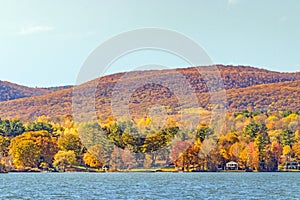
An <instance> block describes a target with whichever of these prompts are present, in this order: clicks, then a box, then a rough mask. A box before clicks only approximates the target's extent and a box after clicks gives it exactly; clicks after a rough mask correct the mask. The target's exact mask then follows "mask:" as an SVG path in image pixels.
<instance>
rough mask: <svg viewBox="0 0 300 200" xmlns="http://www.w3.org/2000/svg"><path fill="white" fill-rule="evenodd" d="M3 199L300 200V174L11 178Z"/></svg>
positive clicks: (4, 182)
mask: <svg viewBox="0 0 300 200" xmlns="http://www.w3.org/2000/svg"><path fill="white" fill-rule="evenodd" d="M0 181H1V182H0V183H1V185H0V191H1V192H0V199H1V200H2V199H44V200H47V199H51V200H52V199H70V200H71V199H72V200H73V199H111V200H113V199H169V200H171V199H274V200H275V199H276V200H277V199H300V173H9V174H0Z"/></svg>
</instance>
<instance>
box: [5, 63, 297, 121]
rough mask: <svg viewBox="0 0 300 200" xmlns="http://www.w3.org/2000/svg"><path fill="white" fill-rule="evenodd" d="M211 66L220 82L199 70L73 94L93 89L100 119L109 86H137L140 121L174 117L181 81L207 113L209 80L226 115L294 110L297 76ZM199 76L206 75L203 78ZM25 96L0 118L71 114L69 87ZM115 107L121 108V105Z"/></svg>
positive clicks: (103, 80) (120, 80)
mask: <svg viewBox="0 0 300 200" xmlns="http://www.w3.org/2000/svg"><path fill="white" fill-rule="evenodd" d="M217 67H218V71H219V73H220V76H221V78H222V80H216V79H215V76H214V73H215V71H213V70H212V68H211V67H209V66H204V67H191V68H181V69H171V70H149V71H134V72H128V73H118V74H112V75H108V76H103V77H100V78H98V79H95V80H92V81H90V82H87V83H84V84H82V85H80V86H76V89H78V90H81V91H84V92H85V94H84V95H87V96H89V95H93V94H92V93H91V91H92V90H91V88H92V86H93V84H97V88H96V93H95V97H96V108H97V115H98V116H99V117H101V118H102V119H104V118H106V117H108V116H109V115H111V112H112V111H111V100H112V99H111V97H112V94H113V95H115V96H114V97H118V98H119V99H122V98H123V96H118V95H122V94H119V93H114V89H115V87H116V86H118V85H121V88H120V89H121V90H123V89H124V90H125V89H126V88H128V87H135V86H136V85H137V83H139V85H140V86H139V87H137V88H136V90H135V91H134V92H132V94H131V96H130V99H128V100H129V102H130V103H129V108H130V109H129V110H130V113H131V114H132V116H134V117H143V116H145V115H147V113H148V112H149V108H151V107H153V106H154V105H157V104H159V105H162V106H164V107H165V108H167V112H168V113H169V114H171V115H176V114H178V112H180V111H179V106H180V104H184V103H186V102H180V101H179V99H178V97H177V96H176V94H174V91H176V90H180V89H181V87H182V85H181V84H180V83H181V82H182V77H184V79H185V80H187V82H188V83H189V85H190V86H191V87H192V89H193V92H194V93H195V94H196V96H197V100H198V102H199V104H200V106H201V107H203V108H204V109H207V110H209V109H210V106H211V105H210V101H211V100H210V92H213V91H210V88H209V87H208V86H207V84H206V83H208V81H211V84H216V85H219V84H220V83H222V81H223V83H224V88H225V89H226V98H227V102H226V103H224V104H225V106H226V107H227V109H228V110H230V111H236V110H243V109H245V108H247V107H249V106H251V107H252V108H254V109H263V110H266V109H270V110H285V109H290V110H297V111H300V100H299V95H300V72H297V73H280V72H274V71H269V70H265V69H258V68H254V67H248V66H224V65H217ZM201 74H202V75H201ZM203 74H206V75H207V76H206V77H204V76H203ZM153 77H157V80H158V81H157V82H153V83H148V82H147V80H149V79H151V78H152V79H153ZM160 77H161V78H160ZM207 79H208V80H207ZM166 83H169V84H172V90H170V88H168V87H166V86H165V85H166ZM122 87H123V88H122ZM25 89H26V87H25V88H24V90H25ZM31 89H32V88H31ZM121 90H120V91H121ZM26 91H27V93H24V92H23V93H21V94H22V95H23V96H25V95H24V94H27V96H28V97H26V98H21V99H15V100H8V101H5V102H0V117H1V118H13V117H17V118H21V119H23V120H29V119H35V118H36V117H37V116H40V115H47V116H50V117H57V116H64V115H66V114H72V112H71V111H72V93H73V88H66V89H59V90H58V91H55V90H51V89H35V88H34V89H32V90H30V89H29V90H26ZM30 91H31V93H30ZM16 93H17V90H16ZM43 93H44V94H43ZM22 95H19V96H20V97H21V96H22ZM0 96H2V90H1V91H0ZM4 99H5V98H4ZM78 100H79V101H80V99H78ZM119 106H120V109H121V108H123V107H122V106H125V105H119Z"/></svg>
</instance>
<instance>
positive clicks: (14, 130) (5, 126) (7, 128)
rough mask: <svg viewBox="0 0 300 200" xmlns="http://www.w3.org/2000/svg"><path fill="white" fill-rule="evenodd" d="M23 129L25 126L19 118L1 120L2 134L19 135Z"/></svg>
mask: <svg viewBox="0 0 300 200" xmlns="http://www.w3.org/2000/svg"><path fill="white" fill-rule="evenodd" d="M24 131H25V127H24V125H23V123H22V122H20V121H19V120H3V121H2V120H1V121H0V133H1V134H2V135H3V136H11V137H15V136H18V135H21V134H22V133H23V132H24Z"/></svg>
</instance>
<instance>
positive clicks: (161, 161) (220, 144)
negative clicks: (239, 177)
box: [0, 110, 300, 171]
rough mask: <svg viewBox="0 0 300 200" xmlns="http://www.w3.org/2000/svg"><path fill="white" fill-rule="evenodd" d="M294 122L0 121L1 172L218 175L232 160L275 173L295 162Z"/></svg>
mask: <svg viewBox="0 0 300 200" xmlns="http://www.w3.org/2000/svg"><path fill="white" fill-rule="evenodd" d="M299 122H300V115H299V112H292V111H280V112H279V111H277V112H272V113H271V112H261V111H256V112H250V111H248V110H245V111H242V112H236V113H227V114H226V119H225V121H224V122H223V124H224V126H223V128H222V129H221V130H217V129H216V128H215V127H214V126H213V125H210V124H209V123H208V122H201V123H199V124H198V126H196V127H184V126H183V127H184V128H179V127H180V124H181V123H184V122H176V121H173V120H172V119H168V120H167V121H166V123H165V126H164V127H155V126H154V125H153V123H152V119H151V118H149V117H147V118H143V119H140V120H138V121H135V120H125V121H116V120H115V119H114V118H113V117H110V118H108V119H107V120H105V121H101V122H100V121H94V122H85V123H80V124H77V123H74V121H73V119H72V116H70V115H68V116H66V117H64V118H62V119H60V120H57V119H56V120H51V119H49V118H48V117H46V116H41V117H39V118H38V119H37V120H36V121H32V122H28V123H22V122H21V121H19V120H0V170H5V169H6V170H22V169H28V168H36V169H39V170H57V171H64V170H66V168H68V167H82V168H85V169H102V168H105V169H109V170H111V171H113V170H130V169H132V168H152V167H169V168H172V167H173V168H174V167H175V168H176V169H177V170H182V171H192V170H197V171H217V170H218V169H224V167H225V165H226V163H227V162H229V161H235V162H237V163H238V164H239V167H240V169H245V170H249V171H253V170H257V171H277V170H278V169H280V168H283V167H284V165H285V163H286V162H289V161H298V160H299V159H300V135H299V131H300V123H299ZM181 127H182V126H181ZM217 131H219V132H217ZM215 135H218V137H214V136H215ZM209 141H210V142H209Z"/></svg>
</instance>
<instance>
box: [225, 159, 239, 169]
mask: <svg viewBox="0 0 300 200" xmlns="http://www.w3.org/2000/svg"><path fill="white" fill-rule="evenodd" d="M238 169H239V164H238V163H236V162H233V161H230V162H228V163H226V170H238Z"/></svg>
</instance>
